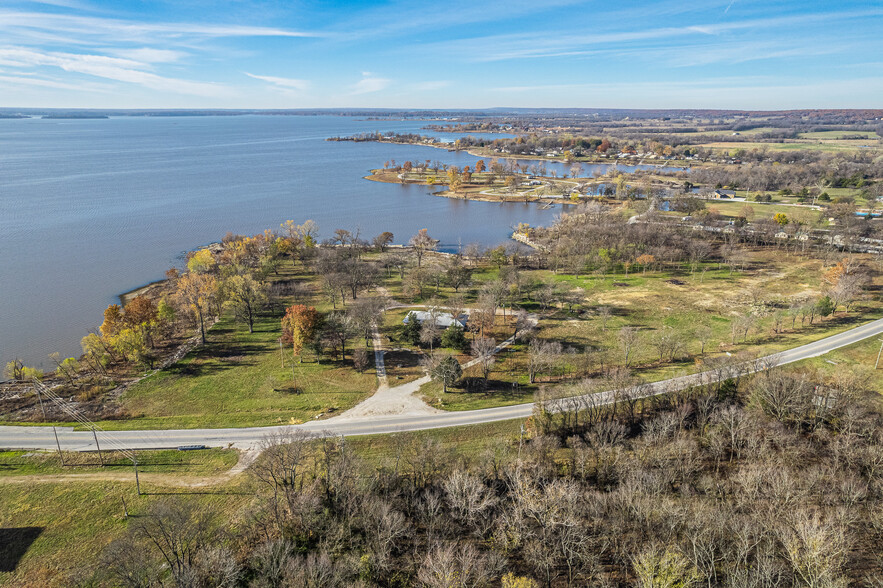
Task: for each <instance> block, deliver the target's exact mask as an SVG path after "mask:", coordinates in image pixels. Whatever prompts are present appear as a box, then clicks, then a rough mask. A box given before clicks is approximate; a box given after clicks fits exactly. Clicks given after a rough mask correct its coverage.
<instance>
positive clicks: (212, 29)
mask: <svg viewBox="0 0 883 588" xmlns="http://www.w3.org/2000/svg"><path fill="white" fill-rule="evenodd" d="M0 31H12V32H16V33H17V34H18V35H22V36H23V34H24V33H31V32H34V33H37V34H38V35H44V34H46V33H50V34H56V35H64V34H66V35H72V36H74V37H75V38H77V39H78V40H80V41H82V40H83V39H96V38H100V39H102V40H104V41H107V42H110V41H113V42H120V41H122V42H129V43H131V42H145V41H150V42H155V41H156V39H157V37H158V36H159V37H163V38H168V39H173V40H175V39H177V40H182V38H193V37H200V38H220V37H317V36H320V34H319V33H316V32H309V31H296V30H290V29H283V28H276V27H260V26H248V25H236V24H205V23H186V22H139V21H134V20H122V19H114V18H102V17H94V16H77V15H69V14H48V13H43V12H15V11H0Z"/></svg>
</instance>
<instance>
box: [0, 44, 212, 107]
mask: <svg viewBox="0 0 883 588" xmlns="http://www.w3.org/2000/svg"><path fill="white" fill-rule="evenodd" d="M0 64H2V65H6V66H11V67H40V66H49V67H58V68H60V69H62V70H64V71H67V72H74V73H81V74H86V75H90V76H95V77H99V78H105V79H109V80H116V81H120V82H127V83H130V84H137V85H140V86H144V87H146V88H151V89H153V90H161V91H164V92H175V93H178V94H192V95H196V96H217V95H219V94H223V93H225V92H226V88H225V87H224V86H222V85H220V84H213V83H205V82H194V81H190V80H181V79H177V78H168V77H163V76H159V75H157V74H154V73H150V72H147V71H142V70H144V69H149V67H150V66H149V64H146V63H142V62H139V61H135V60H132V59H123V58H119V57H108V56H106V55H91V54H79V53H59V52H43V51H35V50H31V49H26V48H22V47H12V48H5V49H0Z"/></svg>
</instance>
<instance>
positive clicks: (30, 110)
mask: <svg viewBox="0 0 883 588" xmlns="http://www.w3.org/2000/svg"><path fill="white" fill-rule="evenodd" d="M58 111H63V112H104V113H107V112H120V113H140V112H148V113H149V112H157V113H160V112H176V113H196V112H207V113H210V112H219V113H289V112H290V113H296V112H317V111H320V112H416V113H420V112H432V113H475V112H478V113H487V112H560V113H587V114H589V113H597V112H659V113H665V112H680V113H691V112H693V113H735V114H768V113H781V114H786V113H798V112H867V113H879V115H880V116H883V108H783V109H740V108H629V107H582V106H580V107H507V106H491V107H486V108H423V107H407V108H405V107H402V108H397V107H359V106H352V107H299V108H252V107H240V108H214V107H209V108H192V107H191V108H186V107H170V108H163V107H145V108H139V107H133V108H102V107H83V106H72V107H66V106H47V107H33V106H30V107H18V106H0V113H7V114H40V113H43V112H58Z"/></svg>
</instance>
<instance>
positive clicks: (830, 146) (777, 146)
mask: <svg viewBox="0 0 883 588" xmlns="http://www.w3.org/2000/svg"><path fill="white" fill-rule="evenodd" d="M866 144H867V145H870V147H871V149H880V148H881V147H880V146H878V145H876V144H875V143H868V142H867V141H860V140H859V141H843V140H838V141H830V142H820V141H812V140H808V139H807V140H803V141H795V142H786V143H761V142H745V141H740V142H735V141H733V142H730V141H715V142H712V143H703V144H702V145H700V147H705V148H708V149H712V150H714V151H716V152H722V151H729V152H730V153H731V154H732V153H733V152H734V151H736V150H738V149H745V150H751V149H764V148H767V149H769V150H770V151H830V152H837V151H856V150H858V149H862V145H866Z"/></svg>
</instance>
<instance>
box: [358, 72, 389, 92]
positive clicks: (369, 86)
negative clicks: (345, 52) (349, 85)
mask: <svg viewBox="0 0 883 588" xmlns="http://www.w3.org/2000/svg"><path fill="white" fill-rule="evenodd" d="M390 83H392V80H389V79H387V78H379V77H376V76H375V75H374V74H372V73H371V72H368V71H363V72H362V79H361V80H359V81H358V83H356V85H355V86H353V91H352V92H351V93H352V94H370V93H371V92H379V91H381V90H384V89H386V88H387V87H389V85H390Z"/></svg>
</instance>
